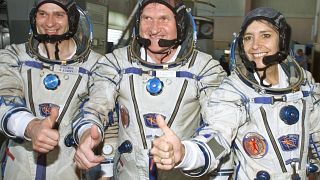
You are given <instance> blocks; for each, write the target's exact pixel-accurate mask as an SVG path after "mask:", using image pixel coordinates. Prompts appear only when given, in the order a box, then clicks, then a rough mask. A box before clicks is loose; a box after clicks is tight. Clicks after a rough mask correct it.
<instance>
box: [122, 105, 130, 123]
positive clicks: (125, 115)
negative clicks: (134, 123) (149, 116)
mask: <svg viewBox="0 0 320 180" xmlns="http://www.w3.org/2000/svg"><path fill="white" fill-rule="evenodd" d="M120 118H121V122H122V126H123V127H124V128H127V127H129V125H130V117H129V112H128V109H127V108H126V107H125V106H123V105H120Z"/></svg>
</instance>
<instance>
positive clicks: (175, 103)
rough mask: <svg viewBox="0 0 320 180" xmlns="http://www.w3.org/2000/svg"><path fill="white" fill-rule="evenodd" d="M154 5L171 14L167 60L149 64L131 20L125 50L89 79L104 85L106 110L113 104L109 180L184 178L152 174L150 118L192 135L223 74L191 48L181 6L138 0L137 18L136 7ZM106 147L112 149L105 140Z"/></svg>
mask: <svg viewBox="0 0 320 180" xmlns="http://www.w3.org/2000/svg"><path fill="white" fill-rule="evenodd" d="M154 2H156V3H160V4H165V5H166V6H168V7H170V9H171V10H172V11H173V12H174V14H175V15H176V22H177V31H178V33H177V34H178V40H176V41H175V42H174V43H177V44H174V46H176V47H177V48H178V50H177V51H176V54H175V55H174V56H173V58H172V59H171V60H169V62H168V63H162V64H156V63H154V62H152V61H151V60H150V57H148V56H147V54H146V48H147V47H148V45H146V44H148V43H146V42H147V41H148V40H146V39H143V38H142V37H140V36H139V32H138V29H139V21H138V20H137V24H136V29H135V30H136V34H137V36H135V37H134V39H133V41H132V42H131V43H130V45H129V46H127V47H124V48H120V49H116V50H114V51H113V52H112V53H111V54H107V55H106V56H105V57H104V58H102V59H100V60H99V62H98V65H97V71H96V75H95V76H94V79H95V84H98V86H97V87H101V86H103V87H104V88H102V90H104V92H103V94H101V97H102V98H106V102H108V104H107V107H108V108H109V109H110V110H112V109H113V108H114V106H115V104H117V109H118V112H119V138H118V144H119V146H120V147H119V148H117V149H116V150H115V151H117V152H116V157H115V159H114V162H115V165H114V169H115V171H114V177H115V179H132V180H138V179H139V180H141V179H153V178H158V179H175V180H178V179H188V177H187V176H184V175H183V174H182V173H181V172H180V171H179V170H172V171H168V172H160V171H159V172H158V176H157V175H156V174H154V173H155V172H154V170H155V166H153V163H152V161H151V159H152V158H150V156H149V150H150V149H151V142H152V140H153V139H154V138H156V137H157V136H160V135H161V130H160V129H159V128H158V126H157V124H156V122H155V116H156V115H158V114H159V115H162V116H163V117H164V118H165V119H166V122H167V124H168V126H169V127H171V129H172V130H173V131H174V132H175V133H176V134H177V135H178V136H179V137H180V138H181V139H188V138H190V137H192V135H193V134H194V132H195V130H196V128H197V127H198V126H199V125H200V124H201V113H203V112H202V106H204V104H205V103H206V102H207V99H208V98H209V95H210V94H211V91H212V90H213V89H215V88H216V87H218V85H219V84H220V82H221V81H222V79H223V78H224V77H225V76H226V73H225V71H224V70H223V69H222V67H221V66H220V65H219V62H218V61H216V60H214V59H213V58H212V56H211V55H208V54H205V53H203V52H200V51H198V50H196V49H195V48H194V47H195V44H194V43H195V39H194V28H193V26H192V19H191V16H190V15H189V14H188V13H187V12H186V8H185V6H184V5H183V4H178V5H177V7H171V5H170V4H169V3H168V2H167V1H163V0H158V1H141V4H140V8H139V10H138V15H137V17H138V18H140V13H141V10H142V9H141V7H144V6H146V4H148V3H154ZM159 42H160V41H159ZM180 42H181V43H180ZM168 43H169V42H168ZM169 44H170V43H169ZM170 46H171V45H170ZM89 102H90V101H89ZM107 131H108V130H107ZM106 146H110V148H109V149H112V148H111V146H112V144H110V142H109V141H108V140H106V141H105V147H106ZM113 149H114V147H113ZM110 152H111V151H110ZM119 158H120V159H119ZM203 178H205V177H203ZM206 178H208V177H206Z"/></svg>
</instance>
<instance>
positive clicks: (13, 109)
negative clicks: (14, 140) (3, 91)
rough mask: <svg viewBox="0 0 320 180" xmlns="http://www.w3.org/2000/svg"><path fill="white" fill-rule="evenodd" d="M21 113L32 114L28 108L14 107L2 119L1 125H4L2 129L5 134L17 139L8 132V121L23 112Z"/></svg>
mask: <svg viewBox="0 0 320 180" xmlns="http://www.w3.org/2000/svg"><path fill="white" fill-rule="evenodd" d="M21 111H26V112H30V111H29V110H28V109H27V108H25V107H14V108H11V109H10V110H9V111H8V112H7V113H6V114H5V115H4V116H3V118H2V120H1V123H2V128H3V131H4V132H5V134H6V135H7V136H9V137H16V136H15V135H14V134H11V133H10V132H9V130H8V127H7V126H8V121H9V119H10V117H11V116H12V115H13V114H15V113H17V112H21ZM30 113H31V112H30Z"/></svg>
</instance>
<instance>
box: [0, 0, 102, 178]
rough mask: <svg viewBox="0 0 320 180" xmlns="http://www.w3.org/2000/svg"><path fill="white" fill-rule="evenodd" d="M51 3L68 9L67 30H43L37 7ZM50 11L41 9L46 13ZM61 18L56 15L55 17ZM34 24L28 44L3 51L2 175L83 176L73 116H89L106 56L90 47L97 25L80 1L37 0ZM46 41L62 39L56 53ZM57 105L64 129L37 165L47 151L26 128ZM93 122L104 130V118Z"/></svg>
mask: <svg viewBox="0 0 320 180" xmlns="http://www.w3.org/2000/svg"><path fill="white" fill-rule="evenodd" d="M45 3H53V4H56V5H58V6H60V7H61V8H62V9H63V10H64V11H65V12H66V14H67V16H68V21H67V22H68V24H67V26H66V27H67V28H68V29H67V32H65V33H64V34H62V35H48V34H42V33H39V32H38V27H37V25H36V23H37V22H36V16H37V15H39V14H37V11H38V8H39V7H40V6H42V5H44V4H45ZM48 11H49V10H48ZM46 13H47V12H40V14H41V15H43V16H44V15H46ZM59 13H60V12H59ZM60 17H62V16H61V15H60V14H55V18H60ZM53 21H54V20H53V18H51V22H53ZM30 23H31V29H32V32H31V34H30V38H29V41H28V42H27V43H24V44H18V45H16V44H13V45H10V46H8V47H6V49H4V50H1V51H0V82H1V88H0V119H1V126H0V127H1V131H2V132H3V133H5V134H6V135H7V136H8V137H9V140H8V143H7V146H6V149H5V157H4V158H3V159H2V160H3V161H2V167H3V168H2V170H3V172H2V173H3V174H2V175H3V176H4V179H35V178H36V177H37V178H36V179H43V178H45V177H41V176H40V174H43V173H44V175H45V174H46V179H78V178H79V176H78V175H79V174H78V175H77V173H76V170H75V165H74V161H73V154H74V152H75V149H74V148H73V147H70V146H71V145H72V143H71V144H70V141H69V139H70V138H67V135H68V134H70V133H71V131H72V130H71V123H72V120H73V119H75V118H76V117H78V116H81V117H85V116H86V115H84V113H83V112H84V111H85V110H84V109H82V106H81V104H82V103H83V102H85V101H86V99H87V98H88V94H89V88H90V86H91V85H90V84H89V83H88V81H89V79H90V78H91V75H92V69H93V67H94V65H95V63H96V62H97V60H98V59H99V58H100V57H101V55H99V54H97V53H95V52H93V51H91V50H90V44H91V40H92V30H91V25H90V22H89V19H88V17H87V16H86V15H85V14H84V12H83V11H82V10H81V9H79V8H78V7H76V4H75V1H74V0H65V1H62V0H37V1H36V2H35V5H34V7H33V9H32V10H31V12H30ZM48 26H49V25H48ZM64 41H72V42H73V44H74V46H73V47H74V49H72V53H71V56H70V57H69V58H66V59H61V58H60V57H61V56H60V57H59V53H60V52H63V53H64V52H67V51H68V50H66V49H59V45H60V43H62V42H64ZM46 43H56V51H55V53H53V54H54V55H55V56H54V57H55V58H49V54H48V51H47V53H46V50H44V48H43V46H42V48H40V44H42V45H44V44H46ZM44 46H46V45H44ZM46 48H47V47H46ZM51 57H52V56H51ZM57 106H59V110H60V111H59V116H58V118H57V121H56V124H55V127H53V128H57V129H58V132H59V140H58V141H59V143H58V147H55V149H54V150H52V151H50V152H49V153H48V154H46V161H41V162H42V163H45V164H39V163H38V164H37V163H36V162H40V161H38V159H37V158H38V157H40V156H41V155H38V153H36V152H35V151H33V148H32V142H30V139H27V138H26V137H25V134H24V133H25V132H24V129H25V128H26V126H27V124H28V123H29V122H30V121H31V120H33V119H34V118H38V119H44V118H46V117H48V116H50V112H51V111H50V110H51V108H52V107H57ZM91 109H94V107H92V108H91ZM97 117H98V116H97ZM99 117H103V114H102V113H101V114H99ZM92 122H93V123H96V124H99V126H100V127H101V130H103V128H102V123H101V122H100V119H98V118H96V121H92ZM10 124H11V125H10ZM65 142H66V143H65ZM43 166H44V167H45V168H43ZM40 169H41V170H40ZM40 171H41V172H40ZM45 172H46V173H45Z"/></svg>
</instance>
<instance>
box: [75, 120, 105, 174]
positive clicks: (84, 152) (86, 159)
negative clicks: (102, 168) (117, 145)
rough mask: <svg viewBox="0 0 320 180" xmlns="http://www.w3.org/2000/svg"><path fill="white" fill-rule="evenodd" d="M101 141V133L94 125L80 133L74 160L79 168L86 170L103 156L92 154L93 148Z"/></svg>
mask: <svg viewBox="0 0 320 180" xmlns="http://www.w3.org/2000/svg"><path fill="white" fill-rule="evenodd" d="M99 143H101V135H100V132H99V129H98V127H97V126H96V125H92V127H91V128H90V129H88V130H87V131H86V132H84V134H83V135H82V137H81V139H80V142H79V145H78V147H77V151H76V154H75V156H74V160H75V162H76V164H77V166H78V167H79V168H80V169H85V170H88V169H90V168H92V167H94V166H96V165H98V164H100V163H101V162H102V161H103V160H104V159H105V158H104V157H103V156H97V155H95V154H94V152H93V149H94V148H95V147H97V146H98V145H99Z"/></svg>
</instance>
